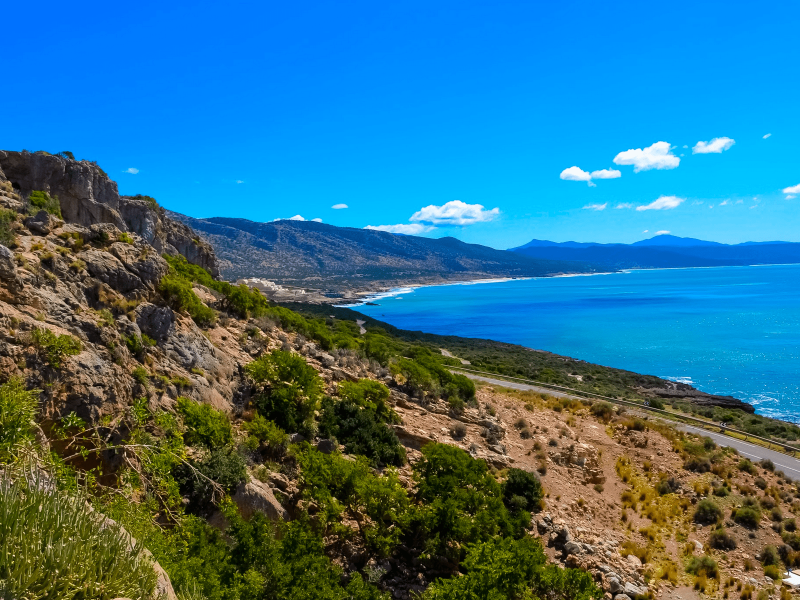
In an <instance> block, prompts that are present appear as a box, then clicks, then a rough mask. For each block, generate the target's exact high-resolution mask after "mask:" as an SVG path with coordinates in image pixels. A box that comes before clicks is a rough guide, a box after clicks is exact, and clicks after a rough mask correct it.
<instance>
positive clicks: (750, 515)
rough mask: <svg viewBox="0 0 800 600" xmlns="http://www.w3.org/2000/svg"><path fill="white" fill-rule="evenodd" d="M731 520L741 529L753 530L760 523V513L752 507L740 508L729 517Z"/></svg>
mask: <svg viewBox="0 0 800 600" xmlns="http://www.w3.org/2000/svg"><path fill="white" fill-rule="evenodd" d="M731 516H732V517H733V520H734V521H735V522H736V523H738V524H739V525H741V526H743V527H748V528H749V529H755V528H757V527H758V524H759V522H760V521H761V511H760V510H758V508H756V507H754V506H742V507H741V508H737V509H736V510H735V511H734V512H733V513H732V515H731Z"/></svg>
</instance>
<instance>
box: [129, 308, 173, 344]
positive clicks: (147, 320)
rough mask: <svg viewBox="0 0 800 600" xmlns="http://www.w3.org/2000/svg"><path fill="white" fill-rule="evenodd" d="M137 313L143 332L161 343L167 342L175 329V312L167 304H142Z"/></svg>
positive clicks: (137, 319)
mask: <svg viewBox="0 0 800 600" xmlns="http://www.w3.org/2000/svg"><path fill="white" fill-rule="evenodd" d="M135 315H136V324H137V325H138V326H139V329H140V330H141V331H142V333H144V334H146V335H148V336H150V337H151V338H153V339H154V340H156V341H157V342H158V343H159V344H161V343H164V342H166V341H167V339H168V338H169V336H170V335H171V334H172V332H173V331H174V330H175V313H174V312H172V309H171V308H169V307H167V306H156V305H155V304H149V303H145V304H140V305H139V306H137V307H136V311H135Z"/></svg>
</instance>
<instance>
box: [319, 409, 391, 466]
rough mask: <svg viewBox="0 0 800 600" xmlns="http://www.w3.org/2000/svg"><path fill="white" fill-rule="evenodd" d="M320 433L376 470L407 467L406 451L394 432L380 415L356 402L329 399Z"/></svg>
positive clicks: (320, 424)
mask: <svg viewBox="0 0 800 600" xmlns="http://www.w3.org/2000/svg"><path fill="white" fill-rule="evenodd" d="M319 432H320V435H322V436H324V437H332V438H335V439H337V440H338V441H339V442H340V443H342V444H344V447H345V450H346V452H347V453H348V454H358V455H361V456H365V457H367V458H368V459H369V460H370V461H371V462H372V463H373V464H374V465H376V466H386V465H392V466H396V467H399V466H401V465H402V464H404V463H405V460H406V452H405V449H404V448H403V446H402V445H401V444H400V441H399V440H398V439H397V435H396V434H395V433H394V431H393V430H391V429H390V428H389V427H388V426H387V425H386V424H385V423H384V422H383V420H382V419H381V418H380V416H379V415H378V413H377V411H375V410H373V409H371V408H366V407H361V406H359V405H358V404H356V403H355V402H353V401H350V400H340V401H336V400H334V399H333V398H325V400H324V401H323V403H322V415H321V417H320V423H319Z"/></svg>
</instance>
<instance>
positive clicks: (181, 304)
mask: <svg viewBox="0 0 800 600" xmlns="http://www.w3.org/2000/svg"><path fill="white" fill-rule="evenodd" d="M158 291H159V292H160V293H161V295H162V296H163V297H164V300H165V301H166V302H167V304H169V305H170V307H172V308H173V309H174V310H177V311H183V312H186V313H188V314H189V316H190V317H192V320H193V321H194V322H195V323H197V324H198V325H199V326H200V327H208V326H210V325H212V324H213V323H214V321H216V319H217V315H216V313H215V312H214V311H213V310H212V309H210V308H209V307H208V306H206V305H205V304H203V303H202V302H201V301H200V298H198V297H197V294H195V293H194V291H193V290H192V284H191V283H190V282H188V281H187V280H185V279H182V278H180V277H177V276H175V275H166V276H164V277H163V278H162V279H161V281H160V282H159V284H158Z"/></svg>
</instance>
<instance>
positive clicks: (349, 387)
mask: <svg viewBox="0 0 800 600" xmlns="http://www.w3.org/2000/svg"><path fill="white" fill-rule="evenodd" d="M339 397H340V398H341V399H342V400H349V401H351V402H354V403H356V404H358V406H362V407H364V408H368V409H370V410H373V411H375V414H376V415H377V416H378V418H379V419H380V420H381V421H382V422H384V423H400V417H399V416H398V414H397V413H396V412H395V411H393V410H392V408H391V407H390V406H389V404H388V403H387V400H388V399H389V388H387V387H386V386H385V385H383V384H382V383H380V382H378V381H373V380H372V379H359V380H358V381H356V382H353V381H343V382H342V383H340V384H339Z"/></svg>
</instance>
